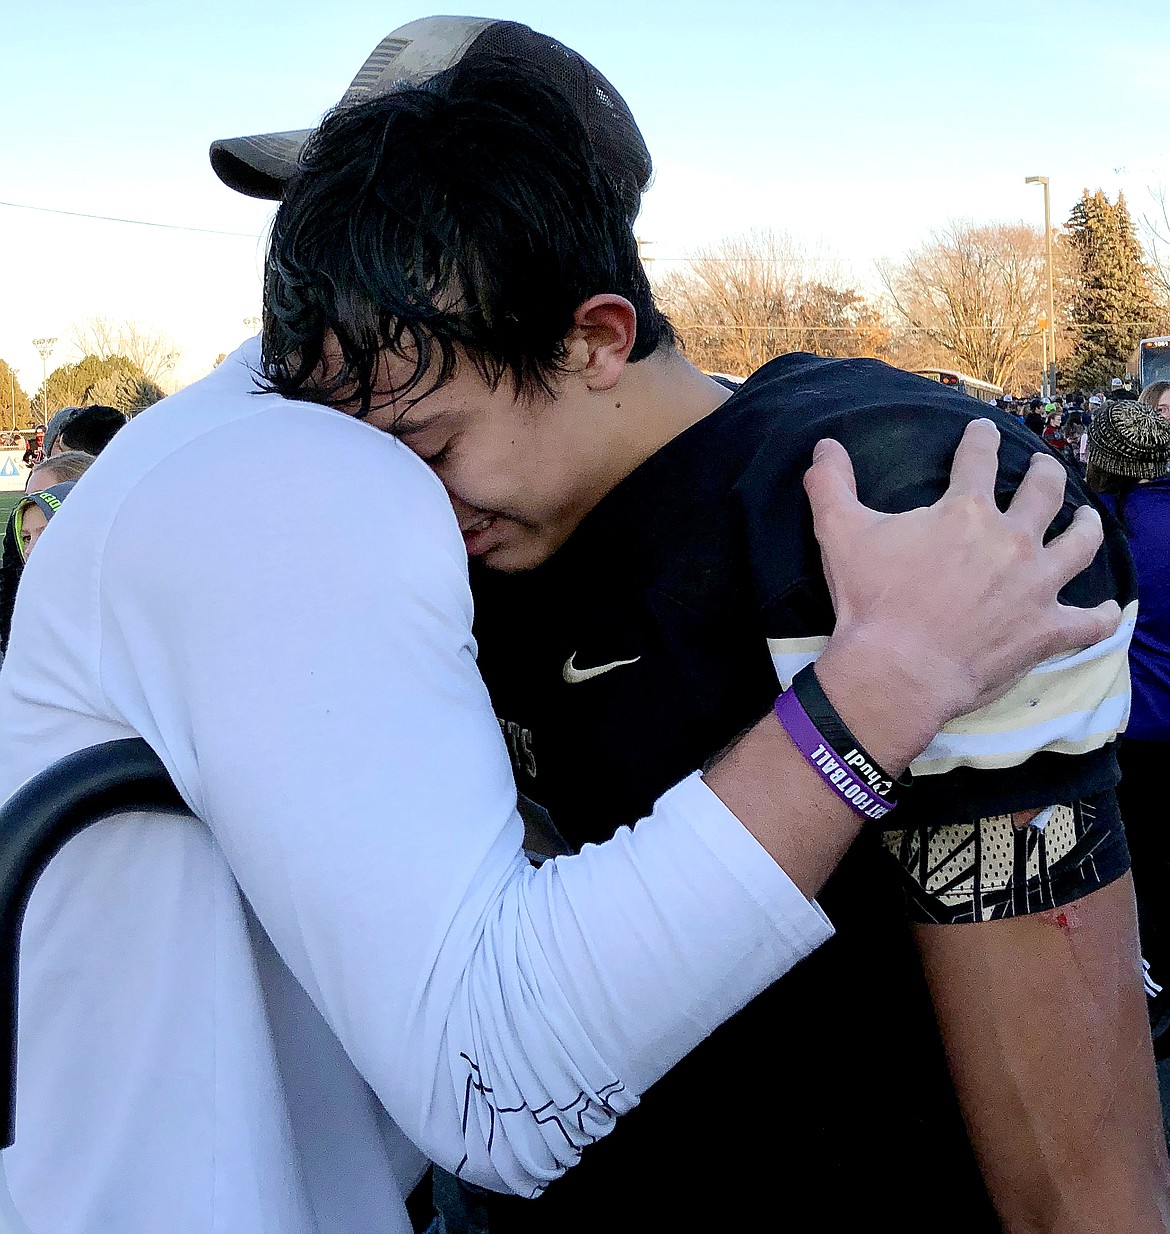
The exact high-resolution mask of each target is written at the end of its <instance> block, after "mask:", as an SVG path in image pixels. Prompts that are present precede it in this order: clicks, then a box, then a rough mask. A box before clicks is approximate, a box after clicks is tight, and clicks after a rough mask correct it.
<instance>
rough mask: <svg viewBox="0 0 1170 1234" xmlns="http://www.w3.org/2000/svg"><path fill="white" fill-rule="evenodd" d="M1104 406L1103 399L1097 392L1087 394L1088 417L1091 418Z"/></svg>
mask: <svg viewBox="0 0 1170 1234" xmlns="http://www.w3.org/2000/svg"><path fill="white" fill-rule="evenodd" d="M1104 406H1105V400H1104V399H1103V398H1102V397H1101V396H1100V395H1099V394H1090V395H1089V419H1090V420H1092V418H1093V417H1094V416H1095V415H1096V414H1097V412H1098V411H1100V410H1101V408H1102V407H1104Z"/></svg>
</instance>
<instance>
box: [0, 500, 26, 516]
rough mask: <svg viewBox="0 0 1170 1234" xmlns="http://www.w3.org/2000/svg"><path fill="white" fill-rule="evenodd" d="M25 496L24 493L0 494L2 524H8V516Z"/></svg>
mask: <svg viewBox="0 0 1170 1234" xmlns="http://www.w3.org/2000/svg"><path fill="white" fill-rule="evenodd" d="M23 496H24V494H23V493H0V523H7V522H8V516H9V515H10V514H11V513H12V511H13V510H14V509H15V508H16V503H17V502H18V501H19V500H20V499H21V498H22V497H23Z"/></svg>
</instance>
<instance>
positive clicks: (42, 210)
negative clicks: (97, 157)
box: [0, 201, 260, 240]
mask: <svg viewBox="0 0 1170 1234" xmlns="http://www.w3.org/2000/svg"><path fill="white" fill-rule="evenodd" d="M0 206H7V207H8V208H9V209H10V210H33V211H35V212H36V213H38V214H65V215H68V216H69V218H74V219H98V220H99V221H100V222H103V223H128V224H130V225H131V226H132V227H159V228H162V229H163V230H165V231H194V232H198V233H199V234H200V235H203V236H239V237H241V238H242V239H244V240H259V239H260V237H259V236H258V235H257V234H256V233H255V232H250V231H218V230H216V229H215V228H213V227H185V226H183V225H182V224H180V223H155V222H152V221H151V220H149V219H123V218H117V217H115V216H114V215H112V214H86V213H84V212H82V211H80V210H56V209H54V208H53V207H52V206H30V205H28V204H27V203H25V202H22V201H0Z"/></svg>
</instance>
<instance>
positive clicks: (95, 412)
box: [44, 403, 126, 458]
mask: <svg viewBox="0 0 1170 1234" xmlns="http://www.w3.org/2000/svg"><path fill="white" fill-rule="evenodd" d="M125 426H126V417H125V416H124V415H123V414H122V413H121V412H120V411H119V410H118V409H117V408H116V407H106V406H104V405H103V404H101V403H94V404H92V405H91V406H88V407H62V408H61V410H60V411H58V412H56V413H55V414H54V415H53V418H52V419H51V420H50V421H49V426H48V428H47V429H46V430H45V443H44V457H45V458H52V457H53V455H54V454H62V453H64V451H66V450H83V451H84V452H85V453H86V454H92V455H94V456H95V457H96V456H97V455H99V454H101V452H102V451H103V450H104V449H105V448H106V446H108V445H109V444H110V441H111V439H112V438H113V436H114V434H115V433H116V432H117V431H118V430H119V429H121V428H125Z"/></svg>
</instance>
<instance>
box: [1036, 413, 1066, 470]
mask: <svg viewBox="0 0 1170 1234" xmlns="http://www.w3.org/2000/svg"><path fill="white" fill-rule="evenodd" d="M1044 410H1045V417H1044V429H1043V431H1042V432H1041V434H1040V436H1041V437H1042V438H1043V439H1044V444H1045V445H1046V446H1048V447H1049V448H1050V449H1052V450H1054V451H1055V452H1056V453H1057V454H1059V455H1060V457H1061V458H1067V457H1068V438H1067V437H1065V435H1064V412H1062V411H1061V410H1060V409H1059V408H1058V407H1057V406H1056V404H1055V403H1049V404H1048V406H1047V407H1046V408H1045V409H1044Z"/></svg>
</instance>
